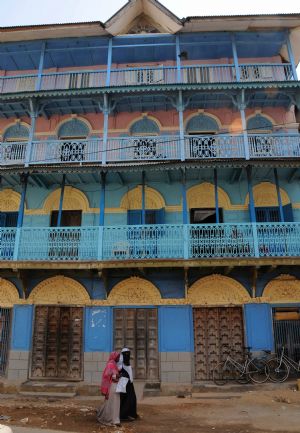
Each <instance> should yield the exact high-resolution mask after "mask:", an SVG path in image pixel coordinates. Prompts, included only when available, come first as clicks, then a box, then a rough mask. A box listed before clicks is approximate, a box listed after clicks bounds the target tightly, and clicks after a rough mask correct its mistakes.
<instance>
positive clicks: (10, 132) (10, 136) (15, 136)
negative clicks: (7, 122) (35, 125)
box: [3, 122, 29, 142]
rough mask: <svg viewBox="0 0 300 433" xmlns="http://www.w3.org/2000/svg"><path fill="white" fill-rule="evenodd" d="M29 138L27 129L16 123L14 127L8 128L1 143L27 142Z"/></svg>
mask: <svg viewBox="0 0 300 433" xmlns="http://www.w3.org/2000/svg"><path fill="white" fill-rule="evenodd" d="M28 138H29V128H28V127H26V126H24V125H22V124H21V123H19V122H18V123H16V124H15V125H12V126H9V127H8V128H7V129H6V130H5V132H4V134H3V141H6V142H7V141H27V140H28Z"/></svg>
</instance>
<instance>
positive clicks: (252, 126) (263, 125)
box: [247, 114, 273, 134]
mask: <svg viewBox="0 0 300 433" xmlns="http://www.w3.org/2000/svg"><path fill="white" fill-rule="evenodd" d="M272 130H273V123H272V122H271V120H269V119H268V118H267V117H265V116H262V115H261V114H256V115H255V116H253V117H250V119H248V120H247V131H248V133H249V134H253V133H264V132H272Z"/></svg>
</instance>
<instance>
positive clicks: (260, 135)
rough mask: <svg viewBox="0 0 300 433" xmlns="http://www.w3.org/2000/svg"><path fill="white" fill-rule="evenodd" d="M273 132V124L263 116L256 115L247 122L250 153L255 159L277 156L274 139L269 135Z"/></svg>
mask: <svg viewBox="0 0 300 433" xmlns="http://www.w3.org/2000/svg"><path fill="white" fill-rule="evenodd" d="M272 131H273V123H272V122H271V121H270V120H269V119H268V118H267V117H265V116H262V115H261V114H256V115H255V116H253V117H250V119H248V120H247V132H248V136H249V143H250V151H251V153H252V155H253V156H254V157H257V158H259V157H270V156H277V155H276V154H277V150H276V145H275V146H274V144H275V143H274V140H273V137H272V136H271V135H269V134H271V132H272Z"/></svg>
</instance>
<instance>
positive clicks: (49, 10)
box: [0, 0, 300, 26]
mask: <svg viewBox="0 0 300 433" xmlns="http://www.w3.org/2000/svg"><path fill="white" fill-rule="evenodd" d="M126 3H127V1H126V0H0V10H1V15H0V26H15V25H26V24H51V23H66V22H80V21H81V22H82V21H102V22H105V21H106V20H107V19H108V18H110V17H111V16H112V15H113V14H114V13H115V12H116V11H117V10H118V9H119V8H120V7H122V6H123V5H124V4H126ZM161 3H162V4H163V5H164V6H166V7H167V8H168V9H170V10H171V11H172V12H173V13H174V14H175V15H177V16H178V17H179V18H184V17H187V16H193V15H236V14H241V15H243V14H261V13H289V12H298V13H300V1H299V0H284V1H279V0H277V1H276V0H263V1H262V0H251V1H250V0H249V1H248V2H246V1H237V0H211V1H207V0H161Z"/></svg>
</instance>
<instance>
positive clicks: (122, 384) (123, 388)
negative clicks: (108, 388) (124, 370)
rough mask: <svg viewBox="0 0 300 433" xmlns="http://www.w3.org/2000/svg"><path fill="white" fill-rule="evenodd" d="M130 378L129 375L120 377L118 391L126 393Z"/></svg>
mask: <svg viewBox="0 0 300 433" xmlns="http://www.w3.org/2000/svg"><path fill="white" fill-rule="evenodd" d="M128 380H129V379H128V378H127V377H123V376H122V377H120V379H119V382H118V384H117V388H116V392H123V393H126V386H127V383H128Z"/></svg>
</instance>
